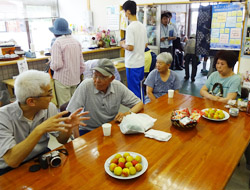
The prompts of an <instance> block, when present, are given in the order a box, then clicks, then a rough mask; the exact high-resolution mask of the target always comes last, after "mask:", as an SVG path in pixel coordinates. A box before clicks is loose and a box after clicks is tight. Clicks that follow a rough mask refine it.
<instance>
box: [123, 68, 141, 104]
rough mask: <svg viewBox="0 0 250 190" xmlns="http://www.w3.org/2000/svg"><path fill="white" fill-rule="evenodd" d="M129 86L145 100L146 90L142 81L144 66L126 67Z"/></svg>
mask: <svg viewBox="0 0 250 190" xmlns="http://www.w3.org/2000/svg"><path fill="white" fill-rule="evenodd" d="M126 74H127V83H128V88H129V90H131V91H132V92H133V93H134V94H135V95H136V96H137V97H138V98H140V99H141V100H142V101H143V100H144V92H143V88H142V81H143V79H144V67H140V68H126Z"/></svg>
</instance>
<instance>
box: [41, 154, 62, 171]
mask: <svg viewBox="0 0 250 190" xmlns="http://www.w3.org/2000/svg"><path fill="white" fill-rule="evenodd" d="M61 162H62V161H61V157H60V152H59V151H57V150H56V151H53V152H50V153H47V154H44V155H42V156H40V157H39V163H40V165H41V167H42V168H43V169H47V168H48V167H49V166H51V167H54V168H55V167H58V166H60V165H61Z"/></svg>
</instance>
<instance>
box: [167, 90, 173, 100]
mask: <svg viewBox="0 0 250 190" xmlns="http://www.w3.org/2000/svg"><path fill="white" fill-rule="evenodd" d="M168 97H169V98H173V97H174V90H168Z"/></svg>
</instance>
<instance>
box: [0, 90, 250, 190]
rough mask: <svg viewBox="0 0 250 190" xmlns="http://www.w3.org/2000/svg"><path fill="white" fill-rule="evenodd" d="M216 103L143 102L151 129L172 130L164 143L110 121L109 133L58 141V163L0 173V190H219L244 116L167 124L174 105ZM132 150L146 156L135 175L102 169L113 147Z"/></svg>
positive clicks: (248, 128)
mask: <svg viewBox="0 0 250 190" xmlns="http://www.w3.org/2000/svg"><path fill="white" fill-rule="evenodd" d="M186 107H188V108H190V109H192V108H197V109H203V108H209V107H216V108H221V109H223V110H225V111H228V109H226V108H224V105H223V104H221V103H215V102H213V101H210V100H204V99H201V98H198V97H194V96H189V95H182V94H175V95H174V98H173V99H168V97H167V95H165V96H162V97H160V98H159V99H157V100H156V101H154V102H152V103H149V104H147V105H145V108H144V113H147V114H148V115H150V116H152V117H153V118H156V119H157V121H156V122H155V125H154V127H153V128H154V129H158V130H161V131H165V132H170V133H172V135H173V136H172V138H171V139H170V140H169V141H168V142H159V141H156V140H154V139H149V138H146V137H144V135H143V134H134V135H123V134H122V133H121V132H120V129H119V127H118V125H117V124H116V123H114V122H111V123H112V124H113V126H112V135H111V136H110V137H104V136H103V133H102V129H101V128H98V129H96V130H94V131H92V132H90V133H88V134H86V135H83V136H82V137H79V138H77V139H75V140H73V141H72V142H70V143H68V144H66V145H64V147H66V148H67V149H68V151H69V156H68V157H67V158H65V157H64V156H62V157H63V164H62V166H61V167H58V168H52V169H50V170H49V169H47V170H43V169H42V170H40V171H38V172H36V173H29V172H28V168H29V166H30V165H32V164H34V162H29V163H27V164H24V165H22V166H21V167H19V168H17V169H15V170H13V171H11V172H9V173H7V174H5V175H3V176H1V177H0V189H1V190H3V189H111V190H112V189H113V190H118V189H126V190H127V189H131V190H134V189H168V190H169V189H174V190H178V189H180V190H184V189H187V190H198V189H201V190H205V189H206V190H208V189H211V190H219V189H223V188H224V187H225V185H226V184H227V182H228V180H229V179H230V177H231V175H232V173H233V171H234V169H235V167H236V165H237V164H238V162H239V160H240V158H241V156H242V154H243V152H244V150H245V148H246V146H247V145H248V142H249V139H250V125H249V123H250V117H249V116H247V115H246V114H245V113H243V112H241V113H240V114H239V116H238V117H230V118H229V119H228V120H227V121H222V122H214V121H210V120H206V119H204V118H201V120H200V122H199V123H198V125H197V126H196V128H195V129H193V130H190V131H179V130H177V129H175V128H174V127H172V126H171V122H170V116H171V112H172V110H174V109H180V108H186ZM120 151H132V152H137V153H140V154H142V155H144V156H145V157H146V159H147V160H148V164H149V167H148V169H147V171H146V172H145V173H144V174H143V175H141V176H140V177H138V178H135V179H131V180H118V179H115V178H112V177H110V176H109V175H108V174H107V173H106V172H105V171H104V163H105V160H106V159H107V158H108V157H110V156H111V155H113V154H115V153H116V152H120Z"/></svg>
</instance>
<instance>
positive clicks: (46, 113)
mask: <svg viewBox="0 0 250 190" xmlns="http://www.w3.org/2000/svg"><path fill="white" fill-rule="evenodd" d="M14 87H15V95H16V98H17V101H16V102H14V103H11V104H8V105H6V106H4V107H1V108H0V118H1V120H0V131H1V133H0V175H2V174H4V173H6V172H8V171H9V170H11V169H13V168H16V167H18V166H19V165H20V164H21V163H22V162H23V161H27V160H30V159H31V158H34V157H36V156H38V155H40V154H43V153H45V152H46V151H48V150H49V149H48V148H47V146H48V141H49V134H48V133H51V132H52V133H53V135H54V136H55V137H56V138H57V140H58V142H60V143H62V144H64V143H66V142H67V140H68V138H69V137H70V136H71V134H72V130H73V129H74V128H75V127H78V126H79V125H83V126H84V125H85V124H84V123H82V122H81V121H82V120H86V119H88V118H84V117H81V116H83V115H86V114H87V113H81V114H79V113H80V112H81V111H82V108H80V109H78V110H76V111H75V112H74V113H72V114H71V115H70V116H69V117H62V116H63V115H64V114H66V113H68V112H67V111H64V112H61V113H58V112H57V108H56V106H55V105H54V104H53V103H51V102H50V101H51V99H52V97H53V95H52V89H51V87H50V76H49V74H48V73H44V72H42V71H35V70H29V71H25V72H23V73H21V74H20V75H19V76H18V77H17V79H16V81H15V86H14Z"/></svg>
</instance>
